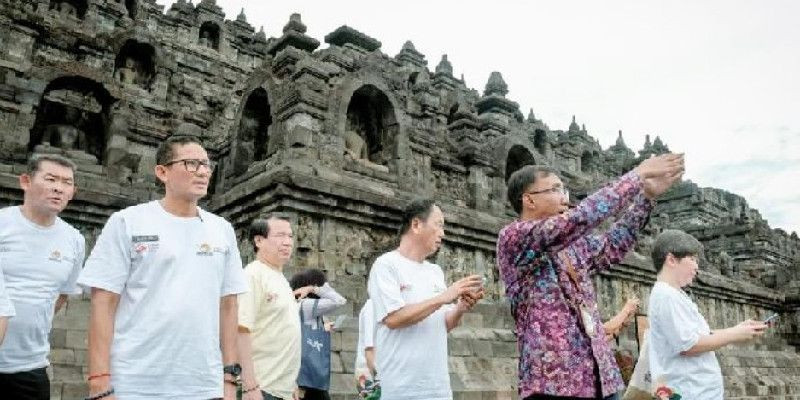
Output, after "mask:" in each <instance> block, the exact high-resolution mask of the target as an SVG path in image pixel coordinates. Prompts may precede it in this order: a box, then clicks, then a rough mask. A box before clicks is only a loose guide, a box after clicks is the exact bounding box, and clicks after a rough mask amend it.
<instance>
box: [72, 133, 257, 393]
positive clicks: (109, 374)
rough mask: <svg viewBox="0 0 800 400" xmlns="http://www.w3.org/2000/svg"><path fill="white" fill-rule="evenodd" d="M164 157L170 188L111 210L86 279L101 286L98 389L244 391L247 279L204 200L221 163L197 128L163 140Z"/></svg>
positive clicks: (162, 172) (96, 296) (229, 231)
mask: <svg viewBox="0 0 800 400" xmlns="http://www.w3.org/2000/svg"><path fill="white" fill-rule="evenodd" d="M156 163H157V165H156V167H155V174H156V177H157V178H158V180H159V181H160V182H161V183H162V184H163V185H164V188H165V195H164V197H163V198H162V199H161V200H155V201H151V202H148V203H144V204H140V205H136V206H132V207H128V208H126V209H124V210H121V211H118V212H116V213H114V214H113V215H111V218H109V220H108V222H107V223H106V225H105V227H103V231H102V232H101V233H100V236H99V237H98V238H97V244H96V245H95V247H94V249H93V250H92V253H91V255H90V256H89V259H88V260H87V261H86V266H85V267H84V270H83V272H82V273H81V275H80V278H79V279H78V283H79V284H81V285H83V286H86V287H90V288H92V308H91V317H90V321H89V355H88V358H89V376H88V378H87V379H88V380H89V394H90V396H93V397H96V396H99V398H102V399H120V400H144V399H187V400H188V399H212V398H221V397H223V396H224V398H225V400H234V399H235V396H236V379H237V375H238V372H239V371H238V370H239V367H238V364H236V326H237V314H238V307H237V295H238V294H239V293H243V292H244V291H245V290H247V285H246V283H245V281H244V274H243V272H242V261H241V259H240V258H239V249H238V247H237V243H236V235H235V233H234V231H233V227H232V226H231V224H230V223H228V222H227V221H225V220H224V219H223V218H221V217H218V216H216V215H214V214H211V213H209V212H207V211H205V210H202V209H200V208H199V207H198V206H197V202H198V200H200V199H201V198H202V197H204V196H205V195H206V192H207V189H208V183H209V178H210V176H211V173H212V170H213V164H211V162H210V161H209V159H208V154H207V153H206V151H205V149H203V147H202V146H201V144H200V142H199V139H198V138H196V137H192V136H172V137H170V138H168V139H166V140H165V141H164V142H162V144H161V146H159V148H158V151H157V153H156Z"/></svg>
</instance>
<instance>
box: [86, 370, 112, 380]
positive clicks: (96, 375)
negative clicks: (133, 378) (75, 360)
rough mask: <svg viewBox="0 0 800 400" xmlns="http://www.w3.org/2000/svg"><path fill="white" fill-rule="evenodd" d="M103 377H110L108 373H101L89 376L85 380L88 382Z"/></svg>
mask: <svg viewBox="0 0 800 400" xmlns="http://www.w3.org/2000/svg"><path fill="white" fill-rule="evenodd" d="M104 376H111V374H109V373H108V372H103V373H102V374H94V375H89V377H88V378H86V380H87V381H90V380H92V379H97V378H102V377H104Z"/></svg>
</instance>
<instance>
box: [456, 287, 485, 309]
mask: <svg viewBox="0 0 800 400" xmlns="http://www.w3.org/2000/svg"><path fill="white" fill-rule="evenodd" d="M483 295H484V290H483V288H480V289H478V290H477V291H475V292H467V293H464V294H462V295H461V296H459V297H458V304H457V306H458V307H459V308H460V309H461V310H462V311H465V312H466V311H469V310H471V309H472V307H475V304H478V301H479V300H480V299H482V298H483Z"/></svg>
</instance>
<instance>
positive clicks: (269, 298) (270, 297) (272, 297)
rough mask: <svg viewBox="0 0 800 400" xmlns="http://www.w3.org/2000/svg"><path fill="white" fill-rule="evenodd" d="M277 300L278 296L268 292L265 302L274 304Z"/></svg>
mask: <svg viewBox="0 0 800 400" xmlns="http://www.w3.org/2000/svg"><path fill="white" fill-rule="evenodd" d="M277 299H278V294H277V293H275V292H267V293H266V294H265V295H264V301H266V302H267V303H272V302H273V301H275V300H277Z"/></svg>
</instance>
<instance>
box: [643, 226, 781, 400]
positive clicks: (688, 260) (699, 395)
mask: <svg viewBox="0 0 800 400" xmlns="http://www.w3.org/2000/svg"><path fill="white" fill-rule="evenodd" d="M702 252H703V245H702V244H701V243H700V242H699V241H697V239H695V238H694V237H692V236H691V235H689V234H688V233H686V232H683V231H679V230H665V231H664V232H662V233H661V234H660V235H658V237H656V240H655V243H654V244H653V251H652V258H653V265H655V266H656V267H657V268H658V269H659V272H658V278H657V281H656V283H655V285H654V286H653V290H652V291H651V292H650V303H649V315H648V318H649V322H650V331H649V332H650V333H649V335H650V337H649V339H648V340H649V343H650V374H651V376H652V379H653V382H654V383H656V384H657V385H666V386H668V387H669V388H670V389H672V390H673V391H674V392H676V393H678V394H680V395H681V396H682V398H684V399H692V400H722V399H723V384H722V372H721V370H720V367H719V363H718V362H717V358H716V356H715V355H714V350H716V349H718V348H720V347H723V346H725V345H728V344H732V343H738V342H744V341H747V340H750V339H753V338H755V337H758V336H761V335H762V334H763V333H764V330H765V329H766V328H767V325H766V324H764V323H762V322H757V321H753V320H747V321H744V322H742V323H740V324H738V325H736V326H733V327H731V328H727V329H717V330H711V329H710V328H709V326H708V323H707V322H706V320H705V318H703V316H702V315H701V314H700V312H699V311H698V309H697V305H696V304H695V303H694V302H693V301H692V300H691V299H690V298H689V296H688V295H687V294H686V293H685V292H684V291H683V290H682V288H683V287H685V286H687V285H689V284H690V283H692V280H693V279H694V277H695V276H696V275H697V270H698V267H697V260H698V256H700V255H701V254H702Z"/></svg>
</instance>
